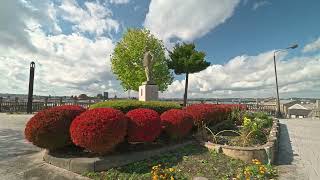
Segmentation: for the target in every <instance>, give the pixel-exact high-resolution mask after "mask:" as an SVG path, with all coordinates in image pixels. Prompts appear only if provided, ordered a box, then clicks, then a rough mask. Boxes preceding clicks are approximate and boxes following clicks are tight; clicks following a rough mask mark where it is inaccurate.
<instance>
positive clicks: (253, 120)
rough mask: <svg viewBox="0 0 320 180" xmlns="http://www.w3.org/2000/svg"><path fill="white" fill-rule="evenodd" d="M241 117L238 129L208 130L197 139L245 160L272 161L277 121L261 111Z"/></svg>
mask: <svg viewBox="0 0 320 180" xmlns="http://www.w3.org/2000/svg"><path fill="white" fill-rule="evenodd" d="M243 119H244V121H243V126H241V127H240V128H239V129H238V130H223V131H220V132H212V131H211V130H210V133H206V135H205V136H202V137H201V138H198V140H200V142H201V144H202V145H204V146H206V147H208V148H210V149H216V150H217V151H218V152H222V153H224V154H226V155H228V156H231V157H233V158H238V159H241V160H243V161H245V162H250V161H251V160H252V159H258V160H259V161H261V162H264V163H273V162H274V159H275V156H276V153H277V148H278V147H277V141H278V139H277V137H278V134H279V132H278V131H279V121H278V120H276V119H273V118H271V117H267V116H266V115H264V114H262V113H250V114H249V115H247V116H244V118H243ZM207 129H209V128H207ZM224 133H228V134H224Z"/></svg>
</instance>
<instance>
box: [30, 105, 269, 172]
mask: <svg viewBox="0 0 320 180" xmlns="http://www.w3.org/2000/svg"><path fill="white" fill-rule="evenodd" d="M128 106H130V104H128ZM124 109H127V110H128V109H130V108H127V107H124ZM160 109H161V108H160ZM244 109H245V107H244V106H240V105H215V104H195V105H191V106H189V107H186V108H183V109H175V108H173V109H169V110H166V111H165V112H163V113H159V112H157V111H155V110H153V109H148V108H136V109H131V110H130V111H128V112H126V111H125V112H121V111H120V110H116V109H113V108H93V109H89V110H86V111H85V110H83V111H85V112H83V111H81V113H79V114H77V115H75V116H72V117H71V119H70V118H69V121H70V122H72V123H71V126H70V124H69V125H68V124H65V126H64V127H63V128H64V129H67V130H70V132H69V131H67V132H65V134H69V136H70V134H71V140H72V142H73V144H72V143H71V144H65V145H64V146H60V147H59V148H53V149H52V148H48V149H49V150H48V151H47V153H46V155H45V158H44V160H45V161H46V162H48V163H51V164H54V165H56V166H59V167H63V168H66V169H68V170H70V171H74V172H77V173H83V172H85V171H88V170H90V171H101V170H104V169H108V168H113V167H118V166H123V165H126V164H128V163H132V162H135V161H140V160H143V159H145V158H150V157H152V156H156V155H157V154H159V153H160V154H161V153H162V152H166V151H164V150H163V149H167V150H168V151H174V150H175V148H176V147H180V145H181V146H183V145H185V144H186V143H187V144H188V143H193V142H195V141H194V140H195V138H194V137H198V134H199V132H200V133H201V132H202V130H203V129H206V128H207V129H208V128H209V127H210V126H214V127H217V126H219V128H220V129H225V128H226V127H227V124H230V122H231V124H232V123H233V124H232V125H233V126H235V125H237V124H239V122H241V121H242V120H241V118H239V117H237V116H238V115H239V114H241V113H242V112H243V110H244ZM49 111H50V109H49ZM57 111H58V112H59V111H60V110H59V108H58V109H57ZM42 113H43V112H39V114H40V115H41V114H42ZM59 113H60V112H59ZM59 113H58V114H59ZM125 113H126V114H125ZM36 116H37V115H36ZM36 116H35V117H36ZM248 118H250V117H248ZM31 121H32V120H30V123H31ZM69 121H68V122H69ZM255 122H256V121H254V122H253V121H249V120H246V121H245V123H246V124H247V125H245V126H247V127H251V126H252V124H254V123H255ZM241 123H243V122H241ZM262 125H263V123H262ZM230 127H231V126H230ZM252 127H257V128H258V127H260V124H257V126H252ZM248 131H249V132H250V131H251V130H250V129H249V130H248ZM50 132H53V134H52V136H55V135H57V134H55V133H56V132H60V131H50ZM26 133H27V131H26ZM252 134H253V133H252ZM271 134H272V133H270V135H271ZM60 135H61V134H60ZM57 137H59V136H57ZM35 145H37V144H35ZM204 145H205V146H206V147H208V148H212V146H213V145H212V143H210V142H208V143H205V144H204ZM214 146H215V145H214ZM218 146H219V148H218ZM268 147H269V146H268ZM214 149H217V150H219V151H221V145H217V146H215V148H214ZM227 149H228V148H227V147H223V149H222V150H223V151H224V153H225V154H228V153H227ZM269 149H270V148H269ZM252 157H255V156H252ZM251 159H252V158H251ZM251 159H250V160H251ZM258 159H259V158H258ZM119 162H121V163H119ZM160 174H161V173H160Z"/></svg>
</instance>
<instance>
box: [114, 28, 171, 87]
mask: <svg viewBox="0 0 320 180" xmlns="http://www.w3.org/2000/svg"><path fill="white" fill-rule="evenodd" d="M145 48H148V50H150V51H151V52H152V54H153V59H154V60H155V62H154V64H153V68H152V77H153V79H154V81H155V83H156V84H157V85H158V86H159V90H160V91H164V90H166V89H167V88H168V85H170V84H171V83H172V81H173V74H172V73H170V70H169V68H168V66H167V63H166V58H165V48H164V45H163V43H162V41H160V40H158V39H157V38H156V37H155V36H154V35H152V34H151V33H150V31H148V30H146V29H128V31H127V32H126V33H125V34H124V35H123V38H122V39H121V40H120V41H119V42H118V43H117V45H116V47H115V49H114V52H113V54H112V55H111V63H112V71H113V73H114V74H115V75H116V76H117V79H118V80H120V81H121V85H122V87H123V88H124V90H125V91H127V90H135V91H138V90H139V86H140V85H141V84H142V83H143V82H145V81H146V80H147V78H146V75H145V71H144V67H143V62H142V60H143V55H144V53H145V52H144V50H145Z"/></svg>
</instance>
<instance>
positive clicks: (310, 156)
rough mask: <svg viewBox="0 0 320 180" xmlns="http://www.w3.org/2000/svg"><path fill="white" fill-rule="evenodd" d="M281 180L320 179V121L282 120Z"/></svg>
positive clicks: (280, 147) (280, 148) (279, 159)
mask: <svg viewBox="0 0 320 180" xmlns="http://www.w3.org/2000/svg"><path fill="white" fill-rule="evenodd" d="M280 123H281V127H280V128H281V132H280V145H279V155H278V157H279V158H278V164H279V171H280V178H279V179H290V180H291V179H297V180H319V179H320V120H319V119H311V118H305V119H282V120H280Z"/></svg>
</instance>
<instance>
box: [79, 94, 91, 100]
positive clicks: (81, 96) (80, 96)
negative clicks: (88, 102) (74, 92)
mask: <svg viewBox="0 0 320 180" xmlns="http://www.w3.org/2000/svg"><path fill="white" fill-rule="evenodd" d="M88 98H89V97H88V96H87V95H86V94H80V95H79V96H78V99H80V100H85V99H88Z"/></svg>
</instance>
